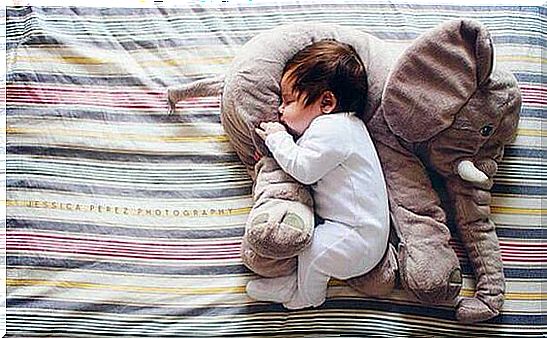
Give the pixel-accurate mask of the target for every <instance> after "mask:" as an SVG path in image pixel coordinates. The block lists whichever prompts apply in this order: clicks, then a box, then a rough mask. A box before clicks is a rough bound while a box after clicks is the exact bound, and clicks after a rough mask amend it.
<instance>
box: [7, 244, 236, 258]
mask: <svg viewBox="0 0 547 338" xmlns="http://www.w3.org/2000/svg"><path fill="white" fill-rule="evenodd" d="M8 250H10V251H11V250H13V251H15V250H24V251H25V252H28V251H31V252H53V253H70V254H80V255H95V256H100V257H120V258H139V259H157V260H183V261H193V260H221V259H239V258H240V255H239V252H238V253H237V254H215V255H207V256H201V255H189V256H174V255H151V254H134V255H130V254H123V253H118V252H117V251H111V250H83V249H81V248H79V247H75V248H74V250H66V249H61V248H55V249H46V248H37V247H36V246H17V247H16V248H12V247H11V246H9V245H8Z"/></svg>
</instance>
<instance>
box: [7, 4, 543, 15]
mask: <svg viewBox="0 0 547 338" xmlns="http://www.w3.org/2000/svg"><path fill="white" fill-rule="evenodd" d="M252 5H253V6H248V7H245V6H238V7H237V8H230V7H220V6H219V7H217V8H215V11H217V12H220V13H225V12H234V11H237V12H243V13H245V12H252V13H256V12H257V11H261V10H262V11H266V10H268V9H271V10H276V11H280V10H282V9H293V8H307V7H316V5H308V6H305V5H286V6H271V5H261V6H257V5H260V3H259V2H257V3H253V4H252ZM343 6H344V8H356V9H363V8H367V9H384V10H389V11H405V10H408V9H413V10H423V11H456V12H486V13H489V12H491V13H496V12H508V11H509V12H515V13H503V14H504V15H511V14H513V15H514V14H516V13H528V14H530V13H532V14H538V16H545V15H546V13H547V11H546V8H545V7H544V6H457V5H442V6H439V5H419V4H408V5H407V4H366V5H365V6H363V4H343ZM321 8H326V9H331V10H332V9H337V8H340V4H328V3H325V4H321ZM177 10H181V9H173V8H92V7H77V8H71V9H68V8H66V7H29V6H26V7H8V8H7V16H10V17H21V16H25V15H29V14H31V13H32V12H38V13H41V14H49V15H52V14H54V15H71V16H78V17H81V18H84V17H85V16H97V15H100V16H105V17H108V16H117V15H121V16H128V17H141V16H143V15H150V14H161V15H164V16H169V15H172V14H173V12H175V11H177ZM184 10H185V11H187V12H192V13H194V14H196V15H200V14H201V15H203V14H207V13H208V10H207V9H206V8H203V7H201V6H198V5H195V7H190V8H187V9H184ZM485 15H487V14H485Z"/></svg>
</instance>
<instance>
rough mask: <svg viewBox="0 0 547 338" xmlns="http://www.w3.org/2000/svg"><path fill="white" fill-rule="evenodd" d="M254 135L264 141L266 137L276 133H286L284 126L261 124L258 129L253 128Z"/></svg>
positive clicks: (277, 123)
mask: <svg viewBox="0 0 547 338" xmlns="http://www.w3.org/2000/svg"><path fill="white" fill-rule="evenodd" d="M255 131H256V133H257V134H258V136H260V138H262V139H263V140H266V137H268V135H271V134H274V133H277V132H279V131H287V129H286V128H285V126H284V125H282V124H281V123H279V122H262V123H260V128H255Z"/></svg>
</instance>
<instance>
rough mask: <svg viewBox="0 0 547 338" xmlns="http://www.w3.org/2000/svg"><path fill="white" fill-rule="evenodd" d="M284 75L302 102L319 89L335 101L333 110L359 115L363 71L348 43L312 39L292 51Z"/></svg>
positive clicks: (364, 85) (362, 104)
mask: <svg viewBox="0 0 547 338" xmlns="http://www.w3.org/2000/svg"><path fill="white" fill-rule="evenodd" d="M283 74H284V76H285V75H286V76H287V80H288V81H289V82H292V83H293V90H294V91H295V94H296V95H297V96H300V95H304V99H305V100H304V103H305V106H308V105H310V104H312V103H313V102H315V101H316V100H317V99H318V98H319V97H320V96H321V94H322V93H323V92H325V91H331V92H332V93H333V94H334V96H335V97H336V99H337V101H338V103H337V107H336V109H335V112H339V111H340V112H341V111H347V112H350V111H353V112H355V113H356V115H357V116H358V117H360V118H361V119H362V118H363V116H364V113H365V105H366V103H367V90H368V85H367V74H366V70H365V66H364V65H363V61H361V58H360V57H359V55H358V54H357V52H356V51H355V48H353V47H352V46H350V45H348V44H346V43H342V42H338V41H335V40H332V39H326V40H321V41H318V42H316V43H313V44H311V45H309V46H307V47H305V48H304V49H302V50H301V51H299V52H298V53H296V54H295V55H294V56H293V57H292V58H291V59H290V60H289V61H288V62H287V64H286V65H285V68H284V69H283Z"/></svg>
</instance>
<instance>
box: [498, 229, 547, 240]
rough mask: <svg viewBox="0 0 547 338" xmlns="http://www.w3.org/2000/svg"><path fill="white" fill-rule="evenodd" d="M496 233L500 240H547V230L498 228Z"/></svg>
mask: <svg viewBox="0 0 547 338" xmlns="http://www.w3.org/2000/svg"><path fill="white" fill-rule="evenodd" d="M496 233H497V234H498V237H500V238H511V239H524V240H526V239H544V240H547V229H546V228H540V229H518V228H502V227H499V226H498V227H497V228H496Z"/></svg>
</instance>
